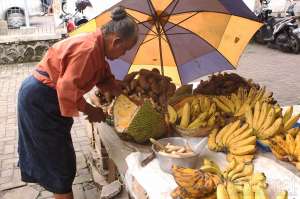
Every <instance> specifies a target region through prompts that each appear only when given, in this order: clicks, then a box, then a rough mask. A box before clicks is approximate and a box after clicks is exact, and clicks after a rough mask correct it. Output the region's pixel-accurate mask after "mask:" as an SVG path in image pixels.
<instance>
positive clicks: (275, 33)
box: [254, 0, 300, 54]
mask: <svg viewBox="0 0 300 199" xmlns="http://www.w3.org/2000/svg"><path fill="white" fill-rule="evenodd" d="M261 3H262V9H261V11H260V13H258V19H259V20H260V21H261V22H262V23H263V24H264V25H263V26H262V27H261V28H260V29H259V30H258V31H257V32H256V34H255V36H254V40H255V41H256V42H257V43H261V44H267V45H268V47H270V48H276V49H280V50H282V51H285V52H293V53H296V54H297V53H299V52H300V28H299V27H298V24H297V22H296V20H297V18H298V17H296V16H293V15H294V11H293V8H294V6H295V5H294V4H292V5H291V6H289V8H288V9H287V10H288V16H286V17H273V16H271V15H270V14H271V13H272V10H270V9H268V4H269V3H270V0H262V1H261Z"/></svg>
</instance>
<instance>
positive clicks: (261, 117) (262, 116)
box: [257, 102, 269, 130]
mask: <svg viewBox="0 0 300 199" xmlns="http://www.w3.org/2000/svg"><path fill="white" fill-rule="evenodd" d="M268 108H269V106H268V104H267V103H266V102H264V103H263V104H262V107H261V113H260V115H259V118H258V120H257V129H258V130H259V129H260V128H261V126H262V124H263V123H264V121H265V119H266V117H267V115H268Z"/></svg>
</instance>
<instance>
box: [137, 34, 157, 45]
mask: <svg viewBox="0 0 300 199" xmlns="http://www.w3.org/2000/svg"><path fill="white" fill-rule="evenodd" d="M156 38H158V36H155V37H153V38H151V39H148V40H146V41H144V42H142V43H141V45H143V44H146V43H148V42H150V41H152V40H154V39H156Z"/></svg>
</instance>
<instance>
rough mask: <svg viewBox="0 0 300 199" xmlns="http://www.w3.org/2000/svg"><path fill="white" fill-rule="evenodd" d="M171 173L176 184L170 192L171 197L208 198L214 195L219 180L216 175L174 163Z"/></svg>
mask: <svg viewBox="0 0 300 199" xmlns="http://www.w3.org/2000/svg"><path fill="white" fill-rule="evenodd" d="M172 174H173V176H174V179H175V181H176V183H177V185H178V187H177V188H176V189H175V190H174V191H173V192H172V193H171V196H172V197H173V198H178V197H180V198H181V199H197V198H206V199H208V198H210V197H213V196H214V195H215V191H216V188H217V185H218V184H219V183H220V182H221V179H220V177H219V176H217V175H214V174H211V173H206V172H203V171H201V170H200V169H190V168H184V167H179V166H176V165H174V166H173V167H172Z"/></svg>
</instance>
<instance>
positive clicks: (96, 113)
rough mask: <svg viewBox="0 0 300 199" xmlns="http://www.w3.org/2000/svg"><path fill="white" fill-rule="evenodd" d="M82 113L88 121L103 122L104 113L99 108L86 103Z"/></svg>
mask: <svg viewBox="0 0 300 199" xmlns="http://www.w3.org/2000/svg"><path fill="white" fill-rule="evenodd" d="M84 113H85V114H86V115H87V119H88V120H89V121H90V122H104V121H105V119H106V115H105V113H104V112H103V110H102V109H101V108H99V107H93V106H92V105H90V104H87V105H86V107H85V111H84Z"/></svg>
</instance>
